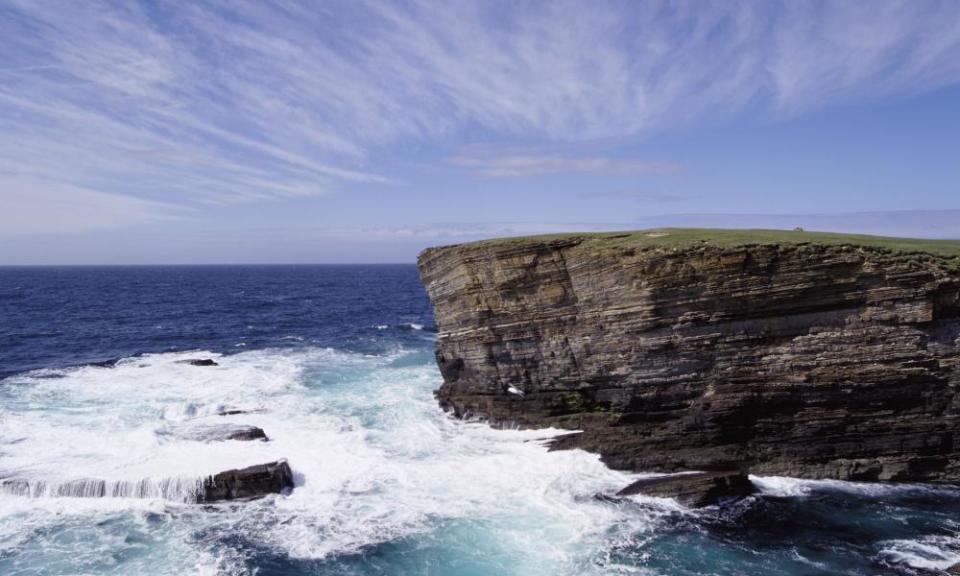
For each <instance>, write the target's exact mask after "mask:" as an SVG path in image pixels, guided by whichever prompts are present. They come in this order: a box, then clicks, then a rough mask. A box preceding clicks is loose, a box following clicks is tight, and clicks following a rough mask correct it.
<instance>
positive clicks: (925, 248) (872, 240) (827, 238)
mask: <svg viewBox="0 0 960 576" xmlns="http://www.w3.org/2000/svg"><path fill="white" fill-rule="evenodd" d="M572 238H583V239H585V240H587V241H588V242H590V243H594V242H596V243H600V244H602V245H609V246H625V247H626V246H636V247H645V246H664V247H670V246H673V247H676V246H689V245H694V244H704V243H706V244H707V245H713V246H721V247H735V246H744V245H748V244H802V243H814V244H833V245H853V246H874V247H880V248H886V249H888V250H892V251H895V252H907V253H910V252H924V253H928V254H937V255H940V256H948V257H960V240H925V239H920V238H893V237H887V236H868V235H864V234H837V233H834V232H805V231H798V230H753V229H745V230H727V229H713V228H656V229H650V230H636V231H625V232H573V233H568V234H545V235H541V236H517V237H513V238H496V239H491V240H480V241H478V242H473V243H471V244H474V245H490V246H495V245H498V244H512V243H527V242H549V241H552V240H565V239H572Z"/></svg>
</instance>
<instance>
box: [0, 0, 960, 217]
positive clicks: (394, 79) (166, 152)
mask: <svg viewBox="0 0 960 576" xmlns="http://www.w3.org/2000/svg"><path fill="white" fill-rule="evenodd" d="M0 54H2V55H3V63H2V64H0V131H2V139H0V200H2V201H3V202H4V204H5V207H6V208H7V209H8V210H13V211H15V210H17V209H19V206H18V204H16V203H15V202H14V201H13V200H14V199H16V198H23V197H24V195H25V193H26V191H28V189H23V188H18V186H21V185H22V183H23V182H26V181H29V182H32V183H33V184H32V186H33V185H38V186H44V185H45V186H47V190H48V193H49V194H54V193H60V194H64V195H70V194H74V192H70V190H75V189H76V190H88V191H94V192H98V193H102V194H112V195H122V196H129V197H131V198H134V199H140V200H143V201H147V202H165V203H177V204H188V205H195V204H223V203H234V202H249V201H263V200H269V199H276V198H284V197H290V196H304V195H317V194H323V193H325V192H327V191H329V190H331V189H332V188H335V187H344V186H351V185H356V184H378V183H379V184H384V183H388V182H390V181H391V178H390V175H389V174H382V173H380V172H379V171H378V169H377V166H378V165H379V162H378V161H377V160H378V159H380V158H385V157H401V158H402V157H403V155H404V154H406V153H407V152H406V150H407V149H408V146H407V144H408V143H414V144H416V143H420V142H431V143H433V142H437V143H439V144H440V145H441V146H443V145H445V143H446V144H449V143H450V142H455V143H459V142H460V141H462V140H464V139H468V138H470V137H471V136H472V135H475V134H481V135H482V137H483V139H484V140H486V141H492V142H497V141H518V140H519V141H525V142H533V143H535V145H537V146H542V145H549V144H556V143H560V144H563V145H564V146H568V147H569V146H571V145H573V144H575V143H577V142H583V141H585V140H591V139H598V138H603V139H607V138H623V137H629V136H632V135H636V134H643V133H649V132H652V131H661V130H669V129H671V128H673V127H676V126H680V125H685V124H689V123H692V122H695V121H697V120H700V119H702V118H704V117H730V116H733V115H737V114H742V113H745V112H748V111H755V110H760V111H761V113H767V114H772V115H774V116H777V115H792V114H797V113H800V112H803V111H805V110H808V109H811V108H816V107H820V106H824V105H828V104H830V103H834V102H842V101H848V100H852V99H862V98H882V97H889V96H896V95H905V94H913V93H919V92H923V91H927V90H932V89H936V88H939V87H942V86H946V85H951V84H955V83H957V82H958V81H960V7H958V5H957V3H956V2H954V1H952V0H904V1H897V0H890V1H886V0H884V1H880V0H878V1H874V2H862V3H857V2H846V1H843V0H837V1H827V2H793V1H790V2H772V1H766V0H764V1H759V0H758V1H755V2H699V1H690V2H670V3H667V2H644V3H639V2H615V1H614V2H598V3H591V4H590V7H589V9H584V6H583V4H582V3H576V2H550V3H540V2H536V3H512V2H479V1H478V2H467V1H454V2H427V1H420V0H410V1H408V2H399V3H380V2H333V3H329V4H324V5H321V4H319V3H315V2H297V1H294V0H277V1H276V2H272V3H266V2H253V1H247V0H237V1H231V2H221V1H218V0H210V1H207V2H196V3H163V2H161V3H143V4H140V3H135V2H108V1H94V0H91V1H90V2H55V1H47V0H0ZM453 147H454V149H456V148H458V147H459V145H458V144H454V146H453ZM461 160H462V164H463V165H464V166H465V167H467V168H470V169H473V170H474V171H475V172H476V173H478V174H480V175H482V176H487V177H505V176H515V175H536V174H547V173H555V172H559V171H577V172H604V171H609V170H613V171H623V172H651V171H652V172H657V171H658V170H659V169H660V168H664V167H666V166H668V165H663V166H660V167H659V168H658V165H656V164H649V163H648V164H647V165H643V163H636V162H635V163H634V164H631V163H630V162H631V161H625V160H611V159H606V158H596V157H584V156H577V155H571V156H563V157H551V156H546V155H539V156H537V155H534V156H526V157H518V156H506V155H504V156H503V157H501V158H494V159H491V158H486V159H463V158H461ZM561 164H562V166H561ZM71 187H75V188H71ZM36 189H37V188H35V187H34V188H30V189H29V190H36ZM58 191H59V192H58ZM134 220H135V218H134Z"/></svg>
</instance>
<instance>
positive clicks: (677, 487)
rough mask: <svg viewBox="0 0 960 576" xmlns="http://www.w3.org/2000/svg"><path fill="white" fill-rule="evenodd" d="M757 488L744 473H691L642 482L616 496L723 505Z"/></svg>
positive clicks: (690, 504) (688, 504) (698, 505)
mask: <svg viewBox="0 0 960 576" xmlns="http://www.w3.org/2000/svg"><path fill="white" fill-rule="evenodd" d="M753 492H754V487H753V484H752V483H751V482H750V479H749V478H748V477H747V475H746V474H744V473H743V472H692V473H689V474H675V475H671V476H658V477H655V478H642V479H640V480H637V481H636V482H634V483H632V484H630V485H629V486H627V487H626V488H624V489H623V490H621V491H619V492H617V496H633V495H634V494H643V495H645V496H657V497H660V498H674V499H676V500H677V501H678V502H679V503H681V504H683V505H684V506H692V507H700V506H711V505H713V504H720V503H723V502H726V501H729V500H735V499H738V498H743V497H745V496H749V495H750V494H753Z"/></svg>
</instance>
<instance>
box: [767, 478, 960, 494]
mask: <svg viewBox="0 0 960 576" xmlns="http://www.w3.org/2000/svg"><path fill="white" fill-rule="evenodd" d="M750 480H751V481H752V482H753V484H754V486H756V487H757V489H758V490H759V491H760V493H762V494H765V495H767V496H779V497H798V496H808V495H810V494H811V493H813V492H818V491H829V492H844V493H847V494H856V495H858V496H867V497H873V498H881V497H884V496H895V495H906V494H910V493H933V494H936V493H943V494H955V493H956V489H955V488H950V487H945V486H935V485H929V484H881V483H877V482H848V481H844V480H805V479H801V478H788V477H785V476H752V475H751V476H750Z"/></svg>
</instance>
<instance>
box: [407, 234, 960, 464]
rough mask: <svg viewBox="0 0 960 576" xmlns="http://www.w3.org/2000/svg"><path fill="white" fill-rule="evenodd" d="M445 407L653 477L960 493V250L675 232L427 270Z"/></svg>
mask: <svg viewBox="0 0 960 576" xmlns="http://www.w3.org/2000/svg"><path fill="white" fill-rule="evenodd" d="M419 265H420V271H421V276H422V278H423V281H424V283H425V284H426V286H427V290H428V292H429V294H430V298H431V300H432V302H433V306H434V311H435V316H436V321H437V325H438V328H439V335H438V342H437V362H438V364H439V366H440V369H441V372H442V374H443V378H444V384H443V386H442V387H441V388H440V390H439V391H438V392H437V397H438V399H439V401H440V403H441V404H442V405H443V406H444V407H445V408H447V409H449V410H451V411H453V412H454V413H455V414H456V415H457V416H461V417H464V416H477V417H482V418H486V419H488V420H489V421H491V422H492V423H494V424H499V425H516V426H524V427H545V426H556V427H562V428H568V429H571V430H574V429H576V430H582V431H583V432H582V433H580V434H575V435H569V436H566V437H563V438H561V439H559V440H558V441H557V442H556V444H555V447H557V448H572V447H579V448H585V449H587V450H592V451H596V452H599V453H600V454H601V455H602V457H603V460H604V461H605V462H606V463H607V464H609V465H610V466H612V467H615V468H621V469H629V470H643V471H677V470H731V469H741V470H749V471H750V472H753V473H757V474H782V475H789V476H796V477H807V478H838V479H849V480H896V481H948V482H956V481H960V394H958V388H960V242H949V241H941V242H935V241H912V240H901V239H884V238H871V237H848V236H842V235H834V234H827V235H821V234H812V233H803V232H796V233H783V232H772V231H711V230H661V231H648V232H638V233H629V234H620V235H616V234H603V235H568V236H554V237H543V238H528V239H508V240H504V241H488V242H478V243H474V244H466V245H460V246H451V247H444V248H434V249H429V250H426V251H425V252H424V253H423V254H421V256H420V261H419Z"/></svg>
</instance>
